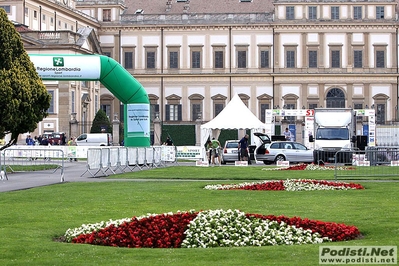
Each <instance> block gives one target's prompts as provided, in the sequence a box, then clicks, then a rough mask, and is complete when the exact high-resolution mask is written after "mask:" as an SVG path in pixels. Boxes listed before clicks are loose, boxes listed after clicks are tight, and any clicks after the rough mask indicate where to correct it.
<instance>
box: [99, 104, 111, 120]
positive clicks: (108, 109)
mask: <svg viewBox="0 0 399 266" xmlns="http://www.w3.org/2000/svg"><path fill="white" fill-rule="evenodd" d="M100 108H101V110H103V111H104V112H105V114H106V115H107V117H108V119H109V118H110V116H111V105H110V104H102V105H101V106H100Z"/></svg>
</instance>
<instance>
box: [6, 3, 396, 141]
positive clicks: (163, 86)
mask: <svg viewBox="0 0 399 266" xmlns="http://www.w3.org/2000/svg"><path fill="white" fill-rule="evenodd" d="M0 7H1V8H4V9H5V10H6V12H7V14H8V15H9V19H10V20H12V21H14V22H15V24H16V26H17V28H18V29H19V31H20V33H21V36H22V39H23V42H24V44H25V48H26V50H27V51H28V53H29V54H37V53H39V54H46V53H47V54H49V53H57V54H59V53H64V54H91V53H99V54H104V55H107V56H109V57H112V58H114V59H115V60H117V61H118V62H119V63H120V64H121V65H122V66H123V67H125V68H126V69H127V70H128V71H129V72H130V73H131V74H132V75H133V76H134V77H135V78H136V79H137V80H138V81H139V82H140V83H141V84H142V85H143V86H144V88H145V89H146V91H147V93H148V95H149V98H150V101H151V116H152V119H154V118H155V117H159V119H160V120H161V121H162V124H163V125H191V124H192V125H195V123H196V122H195V121H198V119H201V120H202V121H203V122H207V121H209V120H212V119H213V118H214V117H215V116H216V115H217V114H218V113H219V112H220V111H221V110H223V108H224V107H225V106H226V105H227V103H228V102H229V101H230V99H231V98H232V97H233V96H234V94H239V96H240V98H241V99H242V100H243V102H244V103H245V104H246V105H247V106H248V107H249V109H250V110H251V111H252V112H253V113H254V114H255V115H257V116H258V117H259V119H260V120H262V121H265V110H266V109H272V108H274V109H313V108H316V107H338V108H354V109H368V108H373V109H375V111H376V123H377V124H378V125H385V124H395V123H396V122H397V121H398V120H399V117H398V76H399V70H398V69H399V65H398V62H399V60H398V38H399V34H398V26H399V23H398V20H397V14H398V12H397V2H396V1H389V0H388V1H380V0H371V1H356V0H352V1H340V0H327V1H318V0H307V1H300V0H297V1H292V0H276V1H270V0H218V1H216V0H207V1H201V0H191V1H190V0H146V1H144V0H143V1H142V0H108V1H99V0H98V1H93V0H81V1H73V0H60V1H58V0H23V1H15V0H14V1H4V0H1V1H0ZM44 83H45V85H46V86H47V88H48V90H49V93H51V94H52V96H53V100H52V106H51V107H50V110H49V114H50V115H49V117H47V118H46V119H45V120H44V121H43V122H41V123H40V124H39V127H38V130H37V132H36V133H37V134H41V133H43V132H46V131H63V132H66V133H67V135H69V134H72V133H71V131H70V130H71V121H77V122H78V123H79V132H77V133H78V134H79V133H83V132H87V131H88V130H90V128H89V126H88V125H89V124H90V121H92V120H93V118H94V115H95V114H96V112H97V110H98V109H99V108H102V109H103V110H104V111H105V112H106V113H107V115H108V116H109V118H110V120H118V119H121V118H123V108H121V105H120V102H119V100H117V99H116V98H115V97H114V96H113V95H112V94H111V93H110V92H109V91H108V90H107V89H105V88H104V87H103V86H101V84H100V83H99V82H94V81H90V82H74V81H52V82H48V81H45V82H44ZM122 121H123V120H122ZM275 122H276V124H277V125H278V127H279V126H282V127H286V126H287V125H288V124H294V125H295V126H296V127H297V130H296V132H297V140H300V139H301V137H303V136H302V135H301V132H302V127H303V118H301V117H291V116H288V117H280V118H276V121H275ZM364 122H365V121H364V120H363V119H362V118H360V119H358V128H359V130H361V128H362V124H363V123H364ZM277 130H278V129H277ZM159 137H160V136H154V144H159V143H160V142H161V140H160V138H159Z"/></svg>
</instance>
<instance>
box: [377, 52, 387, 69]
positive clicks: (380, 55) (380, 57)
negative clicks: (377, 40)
mask: <svg viewBox="0 0 399 266" xmlns="http://www.w3.org/2000/svg"><path fill="white" fill-rule="evenodd" d="M375 67H376V68H385V51H384V50H377V51H376V52H375Z"/></svg>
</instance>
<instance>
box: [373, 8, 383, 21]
mask: <svg viewBox="0 0 399 266" xmlns="http://www.w3.org/2000/svg"><path fill="white" fill-rule="evenodd" d="M375 17H376V19H383V18H384V7H383V6H377V7H376V8H375Z"/></svg>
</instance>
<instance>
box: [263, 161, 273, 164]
mask: <svg viewBox="0 0 399 266" xmlns="http://www.w3.org/2000/svg"><path fill="white" fill-rule="evenodd" d="M263 163H264V164H271V163H272V162H270V161H263Z"/></svg>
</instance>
